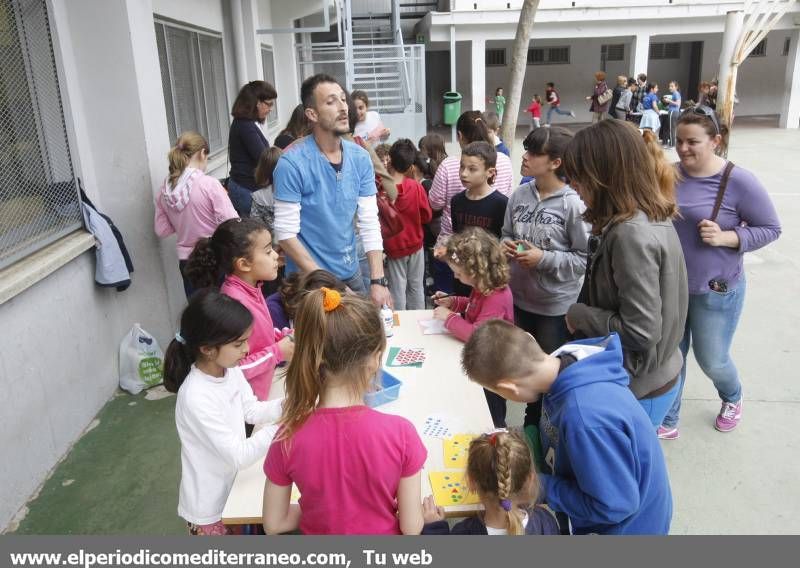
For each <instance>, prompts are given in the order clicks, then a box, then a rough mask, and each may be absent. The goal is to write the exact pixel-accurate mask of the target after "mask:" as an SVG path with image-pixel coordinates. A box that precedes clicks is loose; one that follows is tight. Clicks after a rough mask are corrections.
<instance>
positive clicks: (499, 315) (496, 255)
mask: <svg viewBox="0 0 800 568" xmlns="http://www.w3.org/2000/svg"><path fill="white" fill-rule="evenodd" d="M444 258H445V260H447V264H448V265H449V266H450V269H451V270H452V271H453V274H454V275H455V277H456V278H457V279H458V280H459V281H461V282H462V283H464V284H465V285H467V286H470V287H471V288H472V293H471V294H470V296H469V298H467V297H464V296H452V295H449V294H446V293H444V292H436V293H435V294H434V295H433V302H434V304H436V306H437V307H436V309H434V310H433V316H434V317H435V318H436V319H440V320H443V321H444V325H445V327H446V328H447V330H448V331H450V333H452V334H453V335H455V336H456V337H457V338H458V339H460V340H461V341H467V340H468V339H469V338H470V336H471V335H472V334H473V332H474V331H475V330H476V329H477V328H478V326H480V325H481V324H483V323H485V322H486V321H487V320H490V319H502V320H505V321H508V322H511V323H514V301H513V299H512V297H511V288H509V287H508V281H509V269H508V261H507V260H506V257H505V255H504V254H503V250H502V247H501V246H500V241H498V240H497V238H496V237H494V236H493V235H490V234H489V233H487V232H486V231H484V230H483V229H479V228H477V227H469V228H467V229H464V230H463V231H461V232H460V233H458V234H456V235H453V236H452V237H451V238H450V240H449V241H448V243H447V252H446V255H445V257H444ZM484 392H485V394H486V402H487V403H488V404H489V411H490V412H491V414H492V421H493V422H494V425H495V427H497V428H500V427H504V426H505V421H506V403H505V400H503V399H502V397H499V396H498V395H496V394H494V393H491V392H489V391H484Z"/></svg>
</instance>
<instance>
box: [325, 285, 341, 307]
mask: <svg viewBox="0 0 800 568" xmlns="http://www.w3.org/2000/svg"><path fill="white" fill-rule="evenodd" d="M320 290H322V309H324V310H325V312H326V313H327V312H332V311H333V310H335V309H336V308H338V307H339V304H341V303H342V295H341V294H340V293H339V292H337V291H336V290H331V289H330V288H325V287H324V286H323V287H322V288H320Z"/></svg>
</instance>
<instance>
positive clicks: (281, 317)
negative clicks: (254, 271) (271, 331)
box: [267, 292, 291, 329]
mask: <svg viewBox="0 0 800 568" xmlns="http://www.w3.org/2000/svg"><path fill="white" fill-rule="evenodd" d="M267 309H268V310H269V315H270V317H271V318H272V325H274V326H275V327H277V328H278V329H283V328H284V327H291V326H290V325H289V318H288V317H286V310H284V308H283V300H281V293H280V292H275V293H274V294H270V295H269V296H267Z"/></svg>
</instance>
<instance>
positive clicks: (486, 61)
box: [484, 47, 508, 67]
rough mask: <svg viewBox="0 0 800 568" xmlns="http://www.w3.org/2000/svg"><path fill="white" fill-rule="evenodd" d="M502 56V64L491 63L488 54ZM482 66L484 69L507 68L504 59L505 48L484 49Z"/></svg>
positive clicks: (506, 62) (505, 59)
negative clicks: (483, 65)
mask: <svg viewBox="0 0 800 568" xmlns="http://www.w3.org/2000/svg"><path fill="white" fill-rule="evenodd" d="M490 53H491V54H494V55H497V54H500V53H502V54H503V57H502V59H503V62H502V63H491V62H490V61H489V60H490V55H489V54H490ZM484 64H485V66H486V67H507V66H508V59H507V58H506V48H505V47H487V48H486V55H485V56H484Z"/></svg>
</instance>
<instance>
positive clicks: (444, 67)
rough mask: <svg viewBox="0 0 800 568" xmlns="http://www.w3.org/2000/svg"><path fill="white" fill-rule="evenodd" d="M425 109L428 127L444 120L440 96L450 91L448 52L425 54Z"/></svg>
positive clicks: (427, 52) (428, 52)
mask: <svg viewBox="0 0 800 568" xmlns="http://www.w3.org/2000/svg"><path fill="white" fill-rule="evenodd" d="M425 84H426V88H425V90H426V94H425V108H426V110H427V115H428V116H427V120H428V127H433V126H438V125H440V124H442V121H443V120H444V114H443V105H444V103H443V102H442V95H443V94H444V93H446V92H447V91H449V90H450V52H449V51H426V52H425Z"/></svg>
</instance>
